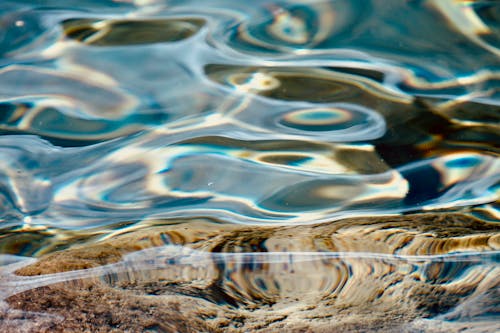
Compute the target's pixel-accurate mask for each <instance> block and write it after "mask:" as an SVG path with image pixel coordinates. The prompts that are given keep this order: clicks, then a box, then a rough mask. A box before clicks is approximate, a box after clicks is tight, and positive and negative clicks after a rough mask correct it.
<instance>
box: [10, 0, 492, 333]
mask: <svg viewBox="0 0 500 333" xmlns="http://www.w3.org/2000/svg"><path fill="white" fill-rule="evenodd" d="M499 82H500V3H498V2H496V1H452V0H443V1H392V0H391V1H385V0H384V1H382V0H370V1H361V0H360V1H340V0H339V1H314V0H311V1H306V0H302V1H299V0H297V1H279V2H272V1H252V2H245V1H223V0H221V1H216V0H210V1H203V2H200V1H167V0H142V1H141V0H130V1H127V0H122V1H118V0H117V1H109V0H108V1H97V0H96V1H92V0H86V1H60V0H46V1H20V0H16V1H14V0H12V1H11V0H6V1H5V0H4V1H2V2H1V3H0V228H1V234H0V254H1V255H2V257H1V258H2V259H1V261H2V263H3V267H4V268H3V273H2V271H0V282H2V286H0V295H1V297H2V298H3V300H4V302H3V303H4V305H3V308H2V309H3V310H2V311H3V312H2V314H1V315H2V316H3V317H1V318H3V322H4V325H6V326H5V327H7V328H8V329H12V327H14V326H13V325H14V324H15V325H21V324H20V323H21V322H22V325H27V326H22V327H26V328H27V329H34V328H33V327H43V325H45V321H44V320H46V319H44V318H46V317H44V316H43V315H42V314H41V313H44V312H47V313H52V309H51V308H50V306H48V307H47V308H46V309H41V310H40V309H38V310H37V311H34V313H38V315H30V316H27V315H19V313H25V314H26V313H32V312H29V311H28V310H26V309H24V310H19V309H15V307H13V305H12V303H9V301H8V300H9V297H12V296H13V295H18V294H19V293H22V292H25V291H27V290H30V289H31V290H34V289H36V288H40V287H43V286H47V285H51V284H54V283H56V282H68V281H74V280H78V279H86V278H91V277H96V276H99V277H101V278H102V279H101V280H102V281H101V282H100V283H101V284H102V283H104V284H105V285H106V286H108V287H109V286H111V287H110V288H112V289H113V290H117V288H118V289H119V290H121V289H120V288H121V287H120V288H119V287H118V285H120V286H121V285H122V284H126V283H128V284H131V283H132V282H133V284H135V285H141V284H140V283H139V282H140V281H142V282H141V283H143V284H144V283H146V282H147V283H149V284H151V283H159V281H162V283H167V282H165V281H170V282H168V283H170V284H172V283H173V282H174V281H176V282H175V283H181V282H179V281H182V284H183V285H186V284H189V285H192V284H195V285H196V283H198V284H200V285H203V286H204V287H203V288H204V290H208V291H206V292H205V293H203V292H199V293H197V294H196V295H195V294H193V293H191V294H188V293H187V292H186V290H185V289H182V290H180V289H175V288H174V289H172V290H170V291H169V295H172V294H173V295H178V296H179V295H180V296H179V297H181V296H182V297H188V298H189V297H190V298H191V299H190V302H191V301H192V299H198V300H199V299H203V300H205V301H206V300H208V301H209V302H211V304H215V305H214V306H217V307H219V308H224V307H226V308H224V309H226V310H227V311H236V310H234V309H239V310H238V311H250V310H249V309H250V308H251V309H255V308H260V307H262V306H263V304H266V306H267V305H268V304H273V306H272V309H271V310H270V312H269V313H281V314H283V313H285V312H286V311H288V310H286V309H289V310H290V309H291V308H294V307H297V306H298V305H297V304H302V303H304V304H306V305H307V304H309V305H310V304H316V303H317V302H320V301H318V300H322V301H325V300H327V301H328V300H329V301H328V302H330V303H328V304H331V303H332V302H333V303H335V304H336V306H337V305H338V306H340V305H339V304H341V305H342V306H344V307H347V308H350V309H354V310H353V313H352V314H351V318H358V317H356V315H359V314H360V313H361V312H359V311H358V312H356V311H357V310H356V309H359V308H361V305H360V304H371V306H373V308H376V307H377V306H378V305H377V304H378V303H376V302H375V299H381V301H380V302H381V303H382V304H385V306H386V307H385V308H384V309H386V310H387V309H390V311H392V310H394V309H397V308H398V307H400V305H401V304H400V303H401V302H403V303H405V298H407V297H409V296H408V295H411V294H412V293H413V292H414V289H412V288H413V287H411V286H410V287H407V288H406V287H405V288H402V287H401V288H400V289H397V288H395V289H394V290H395V291H391V293H390V296H387V293H386V294H384V293H383V292H382V291H377V293H380V292H382V294H384V295H382V296H383V297H382V296H380V295H379V294H377V293H375V291H373V293H372V294H373V295H379V296H377V297H375V296H373V295H372V294H370V293H368V294H370V295H371V296H370V295H368V294H367V295H368V296H367V295H365V296H364V298H363V297H361V296H359V294H360V293H361V294H362V292H361V291H362V290H365V286H364V283H365V282H363V279H364V278H365V277H367V278H368V279H371V280H373V281H372V284H373V285H377V286H378V288H379V289H380V290H384V289H386V290H389V289H390V290H392V289H391V288H394V287H393V284H394V283H396V282H395V281H398V283H402V284H404V283H409V284H411V283H412V282H408V281H410V280H412V279H413V280H418V281H421V282H422V281H423V282H422V283H424V284H426V285H433V286H436V285H439V286H440V287H442V288H445V289H446V290H447V292H449V293H452V291H450V290H460V289H463V290H468V292H464V293H462V294H460V293H458V292H456V293H455V294H453V295H455V296H454V297H456V302H454V303H453V304H452V305H449V306H448V305H447V306H444V305H442V304H441V305H438V306H437V308H436V307H432V306H431V305H429V308H432V310H429V311H427V312H425V313H424V314H422V313H423V312H422V313H420V312H418V311H416V310H415V311H416V312H415V313H416V314H415V316H414V317H412V318H410V319H411V320H410V319H408V320H407V321H406V322H404V323H403V324H404V326H401V327H406V328H407V329H408V330H410V331H411V330H417V329H420V330H424V331H426V330H430V329H431V328H429V327H434V328H436V327H438V328H437V329H438V331H439V329H440V328H439V327H441V328H442V329H443V330H449V329H450V327H451V326H446V325H448V324H450V323H452V324H456V325H458V326H456V327H459V328H460V329H462V328H463V327H466V328H470V329H478V330H479V331H481V329H483V328H484V329H485V330H486V331H488V330H492V329H494V327H498V326H494V325H495V321H497V320H498V309H499V304H498V297H497V296H498V283H500V282H499V281H498V279H497V278H495V276H498V273H499V271H498V270H499V266H498V254H499V252H498V251H499V250H500V243H499V229H498V224H497V222H498V219H499V216H500V211H499V206H498V203H499V199H500V158H499V144H500V135H499V133H500V125H499V124H500V90H499V87H500V84H499ZM424 213H425V214H435V215H433V216H434V217H433V219H431V221H427V222H425V223H424V222H421V221H420V220H419V216H427V215H415V214H424ZM377 216H380V218H377ZM415 216H417V217H415ZM439 216H441V217H439ZM457 216H458V217H457ZM465 217H466V218H465ZM391 218H392V220H391ZM462 218H463V219H462ZM346 219H348V220H346ZM405 219H406V220H405ZM447 219H448V220H453V222H449V221H448V220H447ZM464 219H465V220H464ZM467 219H468V220H467ZM424 220H425V218H424ZM200 221H203V222H200ZM346 221H347V222H346ZM443 221H448V222H443ZM457 221H458V222H457ZM470 221H473V222H470ZM200 223H201V224H200ZM388 223H389V224H388ZM165 228H167V229H165ZM270 228H271V229H270ZM287 228H288V229H287ZM318 228H325V230H323V231H318V230H319V229H318ZM426 228H427V229H426ZM458 229H460V232H458V231H457V230H458ZM270 230H271V231H270ZM283 230H285V231H286V230H290V234H289V235H288V236H286V237H285V236H284V234H283V235H282V234H281V233H285V234H286V232H285V231H283ZM248 233H250V234H251V235H252V236H245V235H247V234H248ZM375 234H377V235H378V236H375ZM134 235H141V237H143V238H140V237H139V236H134ZM179 235H181V236H179ZM199 235H204V236H203V237H205V238H203V237H202V236H199ZM217 235H218V236H220V237H219V238H217ZM280 235H281V236H280ZM325 235H328V237H326V236H325ZM124 237H125V238H124ZM126 237H129V238H126ZM134 237H135V238H134ZM176 237H177V238H176ZM179 237H180V238H179ZM199 237H201V241H200V239H199ZM325 237H326V238H328V239H329V241H328V242H326V240H325V239H326V238H325ZM397 237H400V238H399V239H397ZM145 238H147V239H149V240H150V241H148V242H147V245H144V244H143V243H144V239H145ZM155 239H157V241H154V240H155ZM158 239H159V240H158ZM179 239H181V240H179ZM317 239H322V243H321V242H320V243H318V242H317V241H316V240H317ZM103 242H107V243H106V244H111V246H114V247H115V248H117V249H119V251H120V253H121V254H122V255H123V259H122V260H119V261H118V262H116V263H110V262H102V263H100V265H97V266H98V267H97V266H96V267H93V268H89V269H86V270H81V269H79V270H73V269H60V270H61V271H68V272H55V271H54V272H50V273H53V274H55V275H43V274H42V275H40V276H36V277H34V276H33V277H21V276H19V274H18V275H16V274H15V273H14V272H15V270H16V269H19V268H20V267H26V266H27V265H29V264H32V263H33V262H34V261H33V260H37V259H36V258H41V259H40V260H43V258H44V257H42V256H43V255H50V254H53V253H57V252H54V251H63V252H60V253H63V257H62V258H64V253H67V252H64V251H70V252H68V253H72V252H71V251H78V250H74V248H76V249H78V246H80V247H82V246H83V247H85V248H92V247H94V246H97V247H99V246H101V245H102V244H103ZM120 242H129V247H128V248H127V247H124V246H122V245H123V244H122V243H120ZM141 242H142V243H141ZM197 242H198V243H197ZM200 242H201V243H200ZM118 243H119V244H122V245H117V244H118ZM130 244H135V247H134V245H130ZM235 244H239V245H235ZM443 244H444V245H443ZM138 250H140V251H138ZM134 251H138V252H134ZM82 255H84V254H82ZM165 256H167V257H168V258H170V259H168V260H166V259H165ZM103 264H107V265H104V266H101V265H103ZM91 266H92V265H91ZM78 268H82V267H78ZM83 268H84V267H83ZM187 271H189V272H191V273H189V274H187V273H186V272H187ZM383 272H386V273H383ZM38 274H41V273H38ZM186 274H187V276H186ZM387 275H390V276H391V278H390V279H389V280H388V278H387ZM110 276H112V277H113V278H110ZM131 276H132V277H131ZM214 276H218V278H217V279H219V280H220V281H222V282H220V283H218V284H217V286H218V287H217V288H219V289H221V290H223V291H224V292H225V294H226V296H227V298H226V301H225V302H223V301H221V299H220V297H219V298H218V297H215V296H213V295H214V291H213V283H212V282H213V281H212V280H213V279H214V278H215V277H214ZM103 277H107V278H103ZM160 277H161V278H160ZM410 277H411V278H410ZM408 279H409V280H408ZM219 280H218V281H219ZM407 280H408V281H407ZM103 281H104V282H103ZM138 281H139V282H138ZM144 281H146V282H144ZM200 281H201V282H200ZM210 281H212V282H210ZM480 281H483V282H480ZM485 281H486V282H485ZM168 283H167V284H168ZM452 285H453V286H454V287H450V286H452ZM136 287H137V286H136ZM184 287H186V286H184ZM191 287H192V286H191ZM137 288H139V287H137ZM186 288H187V287H186ZM211 288H212V289H211ZM453 288H455V289H453ZM467 288H469V289H467ZM210 290H211V291H210ZM440 292H443V291H442V290H441V291H440ZM398 293H399V294H398ZM210 295H212V296H210ZM429 295H430V296H428V298H431V296H432V295H433V294H432V292H430V293H429ZM446 295H448V294H446ZM448 296H449V295H448ZM158 297H161V296H158ZM432 297H438V296H436V295H434V296H432ZM450 297H451V296H450ZM410 298H411V297H410ZM495 298H496V301H495ZM228 299H231V301H228ZM299 299H300V301H299ZM485 299H486V300H487V301H485ZM294 300H295V301H294ZM424 300H425V298H424ZM308 302H309V303H308ZM429 302H430V303H432V302H431V301H429ZM424 303H425V302H424ZM249 304H251V305H252V306H254V307H250V305H249ZM319 304H321V302H320V303H319ZM306 305H304V306H306ZM306 307H307V306H306ZM417 308H418V307H417ZM412 309H413V308H412ZM471 309H473V310H471ZM226 310H225V311H226ZM355 310H356V311H355ZM386 310H384V311H386ZM19 311H21V312H19ZM23 311H24V312H23ZM252 311H254V310H252ZM273 311H274V312H273ZM280 311H281V312H280ZM283 311H285V312H283ZM290 311H291V310H290ZM311 311H312V310H311ZM387 311H389V310H387ZM390 311H389V312H390ZM408 311H410V310H408ZM12 313H17V315H16V316H21V317H22V318H21V319H19V318H17V317H16V318H14V319H13V317H12V316H13V315H12ZM471 313H473V314H471ZM144 315H145V314H144ZM23 316H24V317H23ZM62 316H63V318H64V315H62ZM247 316H248V318H250V317H251V315H250V314H247ZM256 316H257V315H256ZM258 316H261V317H266V315H264V314H259V315H258ZM258 316H257V317H258ZM268 316H270V314H268ZM257 317H255V318H257ZM57 318H61V317H57ZM252 318H254V317H252ZM255 318H254V319H253V320H257V319H255ZM360 318H361V319H359V320H358V319H353V320H358V321H360V322H361V323H362V322H363V320H362V317H360ZM381 318H382V317H381ZM416 318H417V319H416ZM422 318H433V319H432V320H434V321H432V324H428V323H427V322H426V321H425V320H431V319H422ZM485 318H486V319H485ZM16 320H17V321H16ZM54 320H55V319H54ZM297 320H299V319H297ZM304 320H305V319H304ZM332 320H333V319H332ZM419 320H420V321H419ZM233 322H234V321H233ZM247 322H248V321H247ZM437 323H439V324H437ZM464 323H466V324H464ZM42 324H43V325H42ZM56 324H57V320H56ZM9 325H10V326H9ZM30 325H31V326H30ZM36 325H42V326H36ZM214 325H215V324H214ZM228 325H229V326H227V327H225V328H224V327H222V328H221V329H227V330H236V331H237V330H238V329H240V330H248V329H250V328H251V326H245V325H246V324H242V325H243V326H241V327H240V326H237V325H236V326H231V325H232V324H228ZM269 325H271V324H270V323H267V324H266V325H264V326H263V327H264V328H265V327H267V328H268V329H271V330H273V328H272V326H269ZM367 325H368V324H367ZM412 325H413V326H412ZM419 325H420V326H419ZM426 325H430V326H426ZM433 325H434V326H433ZM435 325H438V326H435ZM439 325H441V326H439ZM450 325H451V324H450ZM460 325H462V326H460ZM463 325H472V326H470V327H469V326H463ZM492 325H493V326H492ZM17 327H21V326H17ZM155 327H156V326H155ZM214 327H215V326H214ZM249 327H250V328H249ZM270 327H271V328H270ZM286 327H287V326H284V328H282V329H286ZM401 327H400V328H397V329H396V328H394V329H395V330H396V331H397V330H400V329H401ZM453 327H455V326H453ZM7 328H6V329H7ZM261 328H262V327H261ZM129 329H131V330H134V328H129ZM152 329H153V328H152ZM154 329H155V330H157V331H162V330H163V331H169V330H168V329H166V328H161V326H158V327H156V328H154ZM253 329H255V330H257V328H255V327H254V328H252V330H253ZM276 329H277V328H276ZM339 329H340V328H339ZM344 329H345V330H347V329H348V328H344ZM365 329H366V330H370V329H373V330H376V329H375V328H374V327H371V328H370V326H369V325H368V326H366V327H365ZM499 329H500V328H499ZM124 330H126V329H124ZM353 330H354V328H353ZM181 331H182V330H181Z"/></svg>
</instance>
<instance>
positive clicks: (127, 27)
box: [62, 18, 205, 46]
mask: <svg viewBox="0 0 500 333" xmlns="http://www.w3.org/2000/svg"><path fill="white" fill-rule="evenodd" d="M203 25H205V21H204V20H202V19H194V18H183V19H156V20H107V19H97V18H92V19H86V18H72V19H67V20H65V21H63V22H62V26H63V29H64V34H65V35H66V37H68V38H70V39H73V40H76V41H79V42H82V43H85V44H88V45H93V46H127V45H138V44H151V43H164V42H176V41H180V40H183V39H186V38H189V37H191V36H192V35H194V34H195V33H196V32H198V30H199V29H200V28H201V27H202V26H203Z"/></svg>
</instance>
